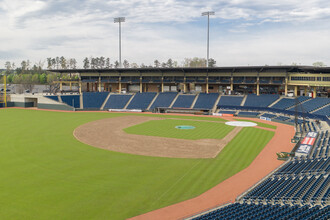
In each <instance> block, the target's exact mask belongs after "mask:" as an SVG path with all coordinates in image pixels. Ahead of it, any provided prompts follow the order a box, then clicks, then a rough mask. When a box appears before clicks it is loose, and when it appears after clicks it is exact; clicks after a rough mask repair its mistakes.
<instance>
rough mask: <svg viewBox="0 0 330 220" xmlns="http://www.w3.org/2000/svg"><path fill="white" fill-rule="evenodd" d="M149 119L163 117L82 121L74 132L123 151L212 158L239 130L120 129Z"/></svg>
mask: <svg viewBox="0 0 330 220" xmlns="http://www.w3.org/2000/svg"><path fill="white" fill-rule="evenodd" d="M150 120H164V119H162V118H156V117H146V116H122V117H115V118H107V119H101V120H97V121H92V122H89V123H86V124H83V125H81V126H79V127H78V128H76V129H75V130H74V132H73V134H74V136H75V137H76V138H77V139H78V140H79V141H81V142H83V143H85V144H88V145H91V146H94V147H99V148H103V149H107V150H112V151H117V152H122V153H129V154H137V155H145V156H155V157H173V158H214V157H216V156H217V155H218V153H219V152H220V151H221V150H222V149H223V148H224V147H225V146H226V145H227V143H229V142H230V141H231V139H233V138H234V137H235V136H236V134H237V133H238V132H239V131H240V130H241V128H240V127H236V128H234V129H233V130H232V131H231V132H229V133H228V134H227V135H226V136H225V137H224V138H223V139H201V140H185V139H176V138H166V137H154V136H145V135H135V134H127V133H126V132H124V131H123V129H124V128H127V127H131V126H133V125H136V124H140V123H143V122H146V121H150ZM215 123H217V122H215Z"/></svg>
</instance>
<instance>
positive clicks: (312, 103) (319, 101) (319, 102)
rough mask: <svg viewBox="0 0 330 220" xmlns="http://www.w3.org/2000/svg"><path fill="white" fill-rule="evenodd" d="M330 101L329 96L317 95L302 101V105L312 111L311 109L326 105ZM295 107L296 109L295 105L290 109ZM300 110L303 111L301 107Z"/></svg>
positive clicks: (306, 109)
mask: <svg viewBox="0 0 330 220" xmlns="http://www.w3.org/2000/svg"><path fill="white" fill-rule="evenodd" d="M329 103H330V99H329V98H320V97H316V98H315V99H310V100H308V101H306V102H304V103H302V104H301V106H302V108H303V110H304V111H305V112H311V111H313V110H316V109H318V108H321V107H322V106H325V105H327V104H329ZM294 109H295V108H294V107H291V108H290V110H294ZM298 111H300V112H301V109H300V108H298Z"/></svg>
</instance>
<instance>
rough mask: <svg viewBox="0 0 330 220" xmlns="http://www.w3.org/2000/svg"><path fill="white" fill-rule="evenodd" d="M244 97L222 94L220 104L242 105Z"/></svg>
mask: <svg viewBox="0 0 330 220" xmlns="http://www.w3.org/2000/svg"><path fill="white" fill-rule="evenodd" d="M243 98H244V97H243V96H221V98H220V100H219V103H218V106H226V105H231V106H240V105H241V103H242V101H243Z"/></svg>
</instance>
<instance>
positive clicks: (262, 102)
mask: <svg viewBox="0 0 330 220" xmlns="http://www.w3.org/2000/svg"><path fill="white" fill-rule="evenodd" d="M278 98H279V95H265V94H261V95H259V96H257V95H255V94H251V95H248V96H247V97H246V101H245V103H244V106H253V107H267V106H269V105H270V104H272V103H273V102H275V101H276V100H277V99H278Z"/></svg>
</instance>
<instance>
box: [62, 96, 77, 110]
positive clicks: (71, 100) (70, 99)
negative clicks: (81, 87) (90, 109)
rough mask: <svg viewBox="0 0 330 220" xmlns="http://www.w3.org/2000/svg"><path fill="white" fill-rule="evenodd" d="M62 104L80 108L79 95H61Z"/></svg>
mask: <svg viewBox="0 0 330 220" xmlns="http://www.w3.org/2000/svg"><path fill="white" fill-rule="evenodd" d="M61 99H62V102H64V103H65V104H67V105H70V106H72V107H74V108H80V96H79V95H61Z"/></svg>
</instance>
